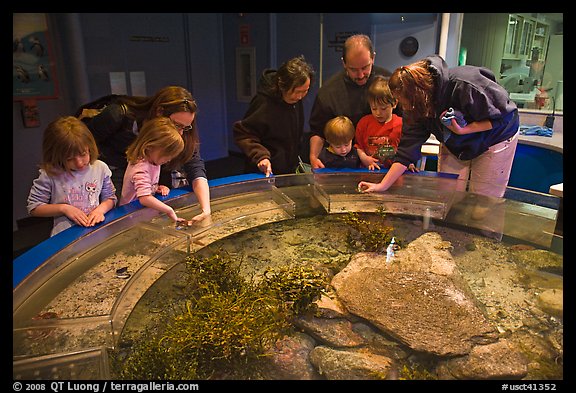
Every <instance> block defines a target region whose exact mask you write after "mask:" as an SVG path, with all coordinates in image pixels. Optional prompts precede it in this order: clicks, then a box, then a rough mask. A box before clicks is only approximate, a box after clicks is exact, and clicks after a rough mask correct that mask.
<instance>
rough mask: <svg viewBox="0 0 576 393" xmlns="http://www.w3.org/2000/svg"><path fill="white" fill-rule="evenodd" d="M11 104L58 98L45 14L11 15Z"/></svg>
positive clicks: (52, 54)
mask: <svg viewBox="0 0 576 393" xmlns="http://www.w3.org/2000/svg"><path fill="white" fill-rule="evenodd" d="M12 21H13V31H12V40H13V41H12V43H13V47H12V64H13V67H12V95H13V99H14V101H24V100H30V99H54V98H57V97H58V83H57V79H56V72H55V62H54V53H53V49H52V46H51V42H50V37H49V31H48V21H47V18H46V14H43V13H39V14H32V13H19V14H18V13H16V14H12Z"/></svg>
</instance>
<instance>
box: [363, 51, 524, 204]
mask: <svg viewBox="0 0 576 393" xmlns="http://www.w3.org/2000/svg"><path fill="white" fill-rule="evenodd" d="M389 85H390V90H391V91H392V93H393V94H394V96H395V97H396V98H397V99H398V102H399V104H400V106H401V108H402V111H403V116H402V120H403V127H402V139H401V140H400V144H399V145H398V151H397V153H396V156H395V162H394V163H393V164H392V166H391V168H390V170H389V171H388V173H386V176H384V178H383V179H382V180H381V181H380V183H369V182H364V181H361V182H360V183H359V184H358V189H359V190H360V191H362V192H382V191H386V190H387V189H388V188H390V186H391V185H392V184H394V182H395V181H396V180H397V179H398V178H399V177H400V176H401V175H402V174H403V173H404V171H405V170H406V168H407V167H408V165H410V163H411V162H416V161H418V160H419V159H420V158H421V152H420V150H421V148H422V145H423V144H424V143H425V142H426V140H427V139H428V138H429V137H430V134H434V136H436V138H437V139H438V140H439V141H440V142H441V146H440V153H439V157H438V171H439V172H444V173H452V174H457V175H458V178H459V179H461V180H463V181H462V182H459V183H460V184H461V186H460V189H461V191H465V190H464V188H466V187H467V191H469V192H471V193H475V194H482V195H487V196H491V197H502V196H503V195H504V192H505V190H506V186H507V185H508V180H509V177H510V170H511V168H512V161H513V160H514V153H515V151H516V145H517V143H518V128H519V120H518V109H517V107H516V104H515V103H514V102H512V101H511V100H510V97H509V95H508V92H507V91H506V90H505V89H504V88H503V87H502V86H500V85H499V84H498V83H497V82H496V79H495V77H494V74H493V73H492V71H490V70H489V69H487V68H483V67H476V66H460V67H453V68H448V65H447V64H446V62H445V61H444V60H443V59H442V58H441V57H440V56H438V55H432V56H428V57H426V58H425V59H423V60H420V61H418V62H415V63H413V64H410V65H407V66H402V67H399V68H397V69H396V70H395V71H394V73H393V74H392V76H391V77H390V81H389ZM447 112H448V114H449V115H452V116H447Z"/></svg>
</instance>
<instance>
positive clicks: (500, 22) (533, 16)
mask: <svg viewBox="0 0 576 393" xmlns="http://www.w3.org/2000/svg"><path fill="white" fill-rule="evenodd" d="M563 23H564V14H562V13H516V14H490V13H481V14H464V20H463V24H462V37H461V42H460V50H461V52H463V53H466V56H464V57H462V56H461V57H460V58H461V59H462V58H464V59H465V60H464V62H465V64H471V65H477V66H484V67H487V68H490V69H491V70H492V71H493V72H494V74H495V75H496V77H497V80H498V82H499V83H500V84H501V85H502V86H504V87H505V88H506V90H508V92H510V98H512V100H514V101H515V102H516V104H517V105H518V107H519V108H526V109H530V110H542V111H552V110H554V111H556V112H562V111H563V106H564V102H563V94H564V87H563V85H564V82H563V72H564V70H563V65H562V61H563Z"/></svg>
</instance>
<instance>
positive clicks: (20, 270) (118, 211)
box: [12, 168, 456, 289]
mask: <svg viewBox="0 0 576 393" xmlns="http://www.w3.org/2000/svg"><path fill="white" fill-rule="evenodd" d="M314 172H315V173H345V172H346V173H350V172H353V173H357V172H367V173H386V172H388V169H380V170H376V171H369V170H368V169H365V168H359V169H350V168H344V169H330V168H322V169H316V170H314ZM406 174H409V175H417V176H427V177H446V178H455V177H456V175H451V174H446V173H438V172H432V171H420V172H417V173H411V172H406ZM264 177H265V176H264V175H263V174H259V173H248V174H244V175H236V176H229V177H223V178H219V179H213V180H209V181H208V186H209V187H216V186H222V185H227V184H233V183H239V182H243V181H248V180H255V179H262V178H264ZM190 192H192V188H191V187H190V186H186V187H181V188H175V189H172V190H170V193H169V194H168V195H167V196H159V195H156V198H158V199H159V200H161V201H166V200H169V199H173V198H176V197H179V196H182V195H185V194H188V193H190ZM141 208H142V205H141V204H140V202H138V201H133V202H131V203H129V204H127V205H124V206H120V207H117V208H114V209H112V210H110V211H109V212H108V213H106V220H105V221H104V222H103V223H101V224H98V225H96V226H94V227H91V228H85V227H80V226H76V225H75V226H73V227H71V228H68V229H66V230H65V231H62V232H60V233H58V234H56V235H54V236H52V237H51V238H49V239H46V240H44V241H43V242H41V243H40V244H38V245H36V246H34V247H32V248H31V249H30V250H28V251H26V252H25V253H23V254H21V255H19V256H18V257H17V258H16V259H14V260H13V261H12V289H15V288H16V287H17V286H18V284H20V282H22V280H23V279H24V278H25V277H26V276H27V275H28V274H30V273H32V272H33V271H34V270H35V269H36V268H38V267H39V266H40V265H42V264H43V263H44V262H45V261H46V260H48V259H49V258H50V257H51V256H53V255H54V254H56V253H57V252H59V251H60V250H62V249H64V248H65V247H66V246H68V245H69V244H70V243H72V242H74V241H75V240H76V239H79V238H81V237H83V236H86V235H88V234H89V233H90V232H92V231H94V230H96V229H98V228H99V227H100V226H101V225H104V224H105V223H109V222H111V221H114V220H116V219H119V218H121V217H124V216H126V215H128V214H131V213H133V212H135V211H137V210H140V209H141Z"/></svg>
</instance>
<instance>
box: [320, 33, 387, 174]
mask: <svg viewBox="0 0 576 393" xmlns="http://www.w3.org/2000/svg"><path fill="white" fill-rule="evenodd" d="M375 54H376V53H375V52H374V49H373V46H372V41H371V40H370V38H369V37H368V36H367V35H364V34H357V35H352V36H350V37H348V39H346V41H345V42H344V47H343V49H342V65H343V66H344V69H343V70H342V71H340V72H338V73H337V74H335V75H333V76H332V77H331V78H330V79H329V80H328V81H327V82H326V83H324V84H323V85H322V87H321V88H320V89H319V90H318V94H317V95H316V99H315V100H314V105H313V106H312V111H311V113H310V121H309V123H310V130H311V134H312V135H311V136H310V164H311V165H312V168H324V164H323V163H322V161H321V160H319V159H318V155H319V154H320V151H321V150H322V147H323V146H324V126H325V125H326V123H327V122H328V121H329V120H331V119H333V118H335V117H336V116H346V117H348V118H349V119H350V120H352V123H354V127H356V124H357V123H358V121H359V120H360V118H362V117H363V116H364V115H367V114H370V105H368V100H367V99H366V94H367V91H368V86H369V84H370V82H371V81H372V78H373V77H374V75H384V76H385V77H389V76H390V75H391V73H390V72H389V71H388V70H386V69H384V68H382V67H378V66H376V65H374V56H375Z"/></svg>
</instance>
